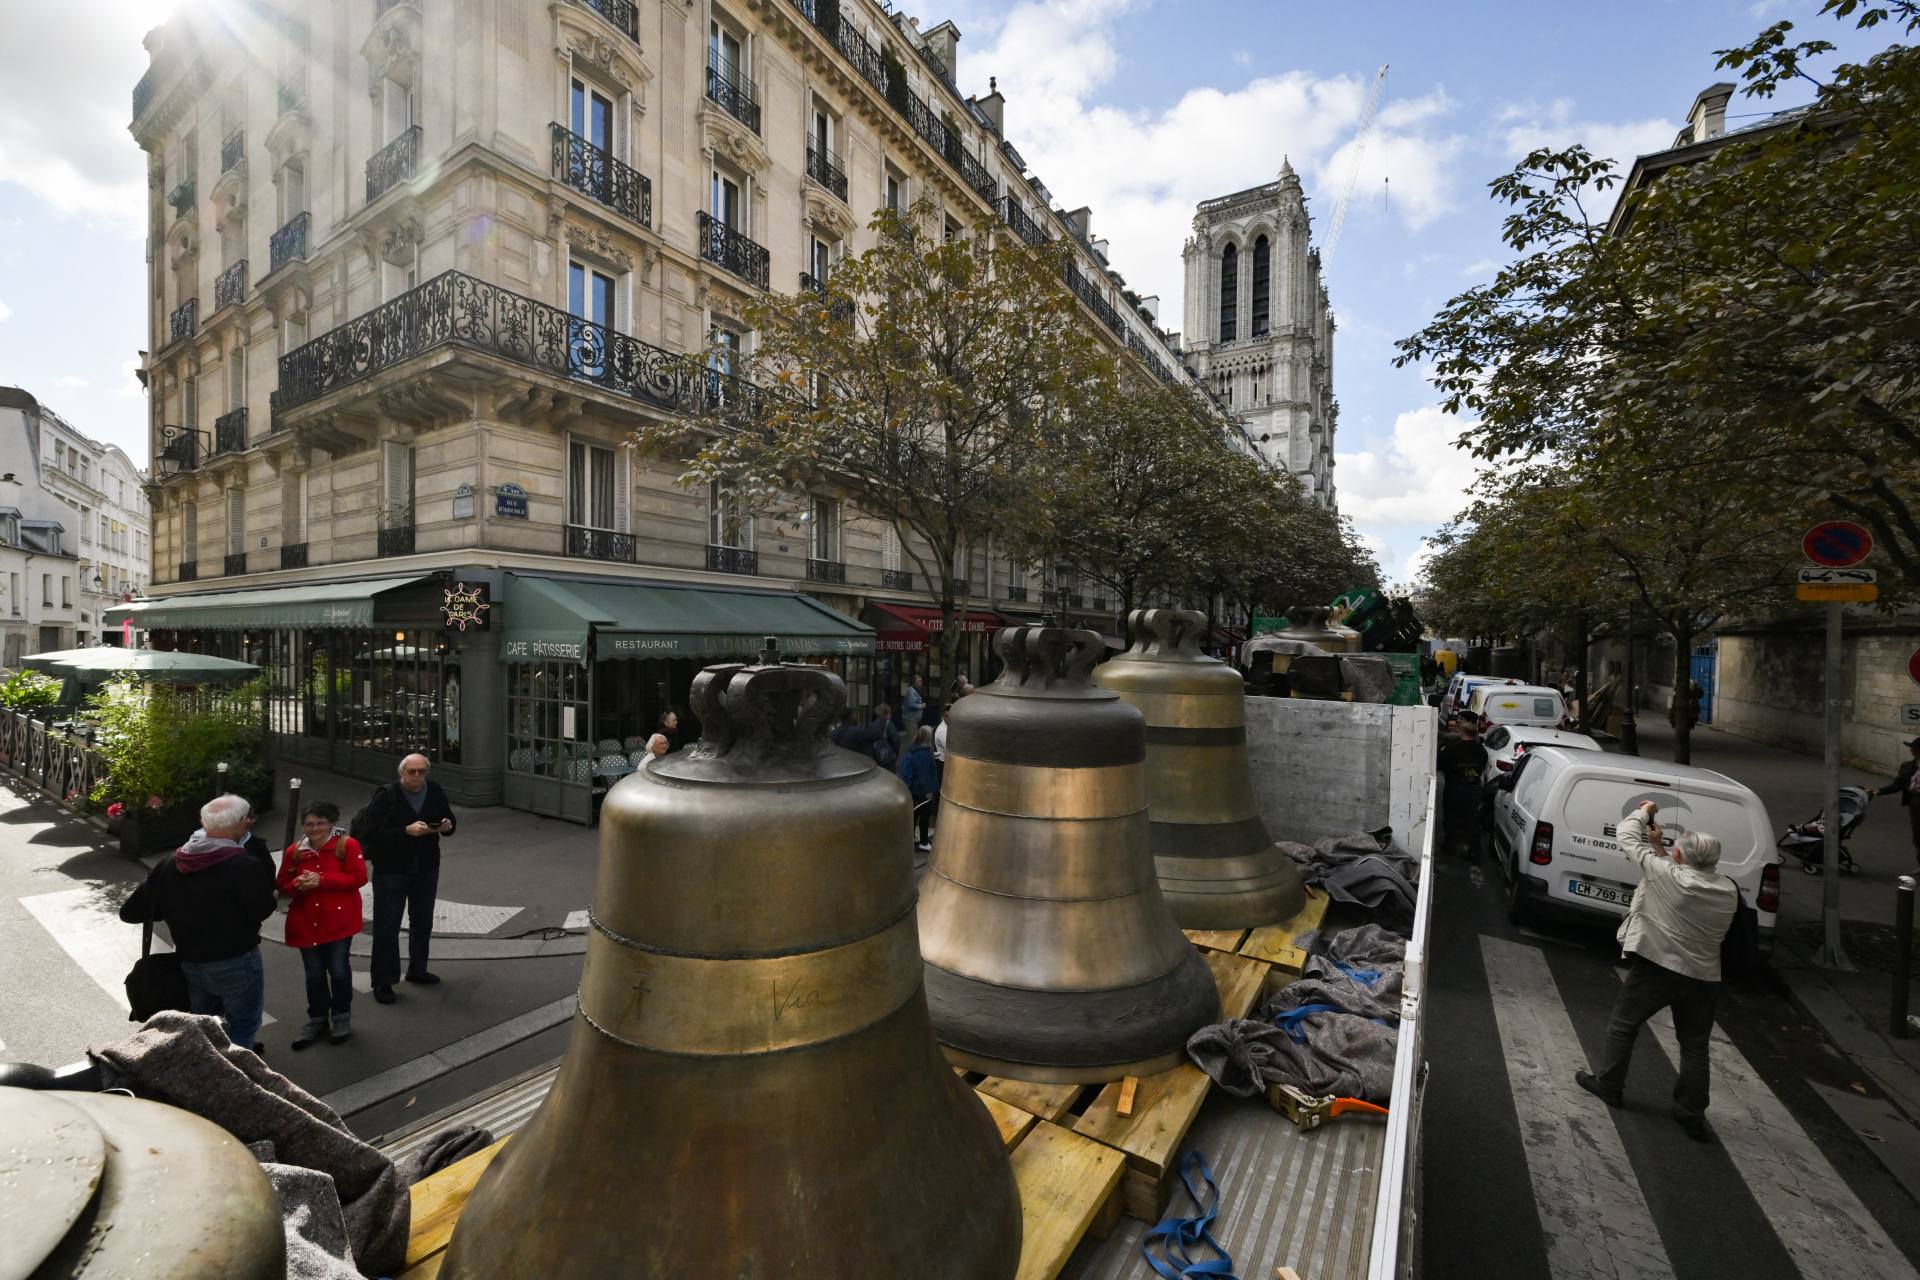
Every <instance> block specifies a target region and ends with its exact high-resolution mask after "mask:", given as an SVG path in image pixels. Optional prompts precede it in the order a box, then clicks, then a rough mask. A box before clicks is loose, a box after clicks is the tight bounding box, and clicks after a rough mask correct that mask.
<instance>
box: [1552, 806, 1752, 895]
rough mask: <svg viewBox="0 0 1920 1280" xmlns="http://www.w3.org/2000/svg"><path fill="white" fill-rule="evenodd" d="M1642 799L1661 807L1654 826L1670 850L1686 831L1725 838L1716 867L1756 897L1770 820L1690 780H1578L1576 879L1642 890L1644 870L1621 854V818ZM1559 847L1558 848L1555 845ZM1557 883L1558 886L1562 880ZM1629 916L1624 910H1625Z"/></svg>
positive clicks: (1567, 812)
mask: <svg viewBox="0 0 1920 1280" xmlns="http://www.w3.org/2000/svg"><path fill="white" fill-rule="evenodd" d="M1643 800H1651V801H1653V802H1654V803H1655V804H1656V805H1658V806H1659V807H1660V811H1659V814H1658V817H1657V821H1658V822H1659V823H1660V828H1661V830H1662V832H1663V833H1664V834H1665V839H1666V841H1667V843H1668V844H1669V845H1671V844H1672V842H1673V840H1674V838H1675V837H1676V836H1678V835H1679V834H1680V833H1681V832H1683V831H1702V832H1706V833H1708V834H1710V835H1713V836H1716V837H1718V838H1719V840H1720V866H1719V869H1720V870H1721V871H1722V872H1723V873H1725V874H1726V875H1729V876H1731V877H1733V879H1734V880H1735V881H1736V882H1737V883H1738V884H1739V885H1740V886H1741V887H1742V888H1743V889H1745V890H1746V891H1747V893H1748V896H1749V897H1750V898H1751V896H1752V895H1753V894H1754V893H1755V892H1756V891H1757V889H1758V885H1759V878H1760V868H1761V866H1762V865H1764V863H1765V862H1766V861H1767V859H1768V857H1769V853H1770V851H1769V849H1768V847H1767V844H1766V831H1765V826H1766V817H1765V814H1764V811H1763V810H1762V811H1760V812H1759V813H1756V811H1755V810H1756V806H1755V805H1754V804H1753V803H1751V802H1748V801H1743V799H1742V798H1740V797H1737V796H1734V795H1729V794H1726V793H1724V792H1723V791H1721V790H1719V789H1716V788H1710V787H1707V786H1703V785H1701V784H1699V783H1697V782H1696V781H1695V780H1693V779H1687V778H1675V779H1672V780H1671V781H1670V782H1669V781H1668V780H1665V779H1661V780H1658V781H1656V780H1654V779H1649V778H1623V777H1618V776H1607V775H1592V774H1589V775H1587V776H1584V777H1576V778H1575V780H1574V782H1573V785H1572V787H1571V788H1570V789H1569V790H1568V793H1567V798H1566V801H1565V804H1564V806H1563V812H1564V816H1565V821H1566V823H1567V828H1568V836H1569V841H1570V845H1571V851H1570V852H1571V857H1572V860H1573V862H1574V863H1575V864H1578V865H1577V871H1578V873H1579V874H1583V875H1586V876H1588V877H1591V878H1593V879H1595V880H1597V881H1601V882H1611V883H1613V884H1616V885H1626V886H1629V887H1637V886H1638V885H1639V883H1640V868H1639V867H1638V866H1637V865H1636V864H1635V863H1634V861H1633V860H1632V859H1631V858H1629V857H1627V855H1626V854H1625V853H1623V852H1622V851H1621V849H1620V841H1619V826H1620V819H1621V818H1623V817H1625V816H1626V815H1627V814H1629V813H1631V812H1632V811H1633V810H1634V808H1635V807H1636V806H1637V805H1639V804H1640V802H1641V801H1643ZM1555 844H1556V846H1559V845H1560V842H1559V841H1557V840H1556V841H1555ZM1563 879H1564V878H1562V877H1556V880H1563ZM1554 888H1555V889H1556V890H1560V891H1562V892H1565V893H1566V896H1568V897H1570V898H1575V899H1580V900H1586V899H1587V898H1588V897H1590V896H1592V895H1589V894H1587V893H1574V892H1571V891H1567V890H1565V889H1564V886H1563V885H1562V884H1559V883H1557V884H1556V885H1555V886H1554ZM1621 909H1622V910H1624V909H1625V908H1624V904H1622V907H1621Z"/></svg>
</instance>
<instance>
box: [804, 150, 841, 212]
mask: <svg viewBox="0 0 1920 1280" xmlns="http://www.w3.org/2000/svg"><path fill="white" fill-rule="evenodd" d="M807 176H808V177H809V178H812V179H813V180H814V181H815V182H817V183H819V184H820V185H821V186H823V187H825V188H826V189H827V190H829V191H831V192H833V194H834V195H836V196H838V197H840V199H841V200H843V201H844V200H845V199H846V198H847V170H846V166H844V165H842V164H841V163H840V157H839V156H837V155H835V154H834V153H833V152H831V151H827V150H823V149H822V148H821V147H819V146H818V145H816V144H814V143H811V142H809V143H808V144H807Z"/></svg>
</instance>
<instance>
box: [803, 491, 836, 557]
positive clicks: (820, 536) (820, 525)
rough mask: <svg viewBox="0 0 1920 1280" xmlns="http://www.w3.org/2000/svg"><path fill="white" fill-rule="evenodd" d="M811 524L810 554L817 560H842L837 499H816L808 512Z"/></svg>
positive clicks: (809, 531)
mask: <svg viewBox="0 0 1920 1280" xmlns="http://www.w3.org/2000/svg"><path fill="white" fill-rule="evenodd" d="M807 519H808V521H809V523H810V524H811V526H812V527H811V528H810V529H809V530H808V533H809V534H810V539H809V546H810V550H809V551H808V554H809V555H811V556H812V557H813V558H814V559H815V560H838V559H839V558H840V503H839V500H838V499H835V498H815V499H814V500H813V503H812V505H811V507H810V508H809V510H808V512H807Z"/></svg>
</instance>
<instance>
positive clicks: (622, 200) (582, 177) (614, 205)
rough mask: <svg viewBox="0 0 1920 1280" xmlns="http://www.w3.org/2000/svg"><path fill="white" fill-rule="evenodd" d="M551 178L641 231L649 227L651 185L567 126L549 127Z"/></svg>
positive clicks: (638, 172) (643, 175) (651, 207)
mask: <svg viewBox="0 0 1920 1280" xmlns="http://www.w3.org/2000/svg"><path fill="white" fill-rule="evenodd" d="M553 176H554V177H556V178H558V179H559V180H560V181H562V182H564V183H566V184H567V185H568V186H570V187H572V188H573V189H574V190H575V191H578V192H580V193H581V194H582V195H588V196H592V197H593V198H594V199H595V200H598V201H599V202H600V203H601V204H604V205H606V206H607V207H608V208H609V209H614V210H617V211H618V212H620V213H623V214H625V215H626V216H627V217H629V218H631V219H633V220H634V221H635V222H637V223H639V224H640V225H641V226H643V227H651V226H652V225H653V183H652V182H651V181H650V180H649V179H648V178H647V176H646V175H645V174H643V173H641V172H640V171H639V170H637V169H635V168H633V167H632V166H630V165H627V164H624V163H622V162H621V161H619V160H616V159H614V158H613V156H612V155H610V154H609V153H608V152H607V151H606V150H605V149H604V148H601V147H596V146H594V145H593V144H592V143H591V142H588V141H587V140H586V139H585V138H583V137H581V136H580V135H579V134H577V133H575V132H573V130H571V129H569V128H567V126H565V125H563V124H560V123H559V122H557V121H556V122H555V123H554V126H553Z"/></svg>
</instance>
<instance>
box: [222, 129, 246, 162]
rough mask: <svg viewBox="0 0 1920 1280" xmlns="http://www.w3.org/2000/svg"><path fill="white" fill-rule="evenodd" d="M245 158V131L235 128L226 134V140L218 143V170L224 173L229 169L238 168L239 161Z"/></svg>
mask: <svg viewBox="0 0 1920 1280" xmlns="http://www.w3.org/2000/svg"><path fill="white" fill-rule="evenodd" d="M246 158H247V131H246V130H245V129H235V130H234V131H233V132H232V133H230V134H228V135H227V138H226V141H224V142H222V143H221V144H220V172H222V173H226V172H227V171H229V170H231V169H236V168H238V167H239V165H240V162H241V161H242V160H245V159H246Z"/></svg>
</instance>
